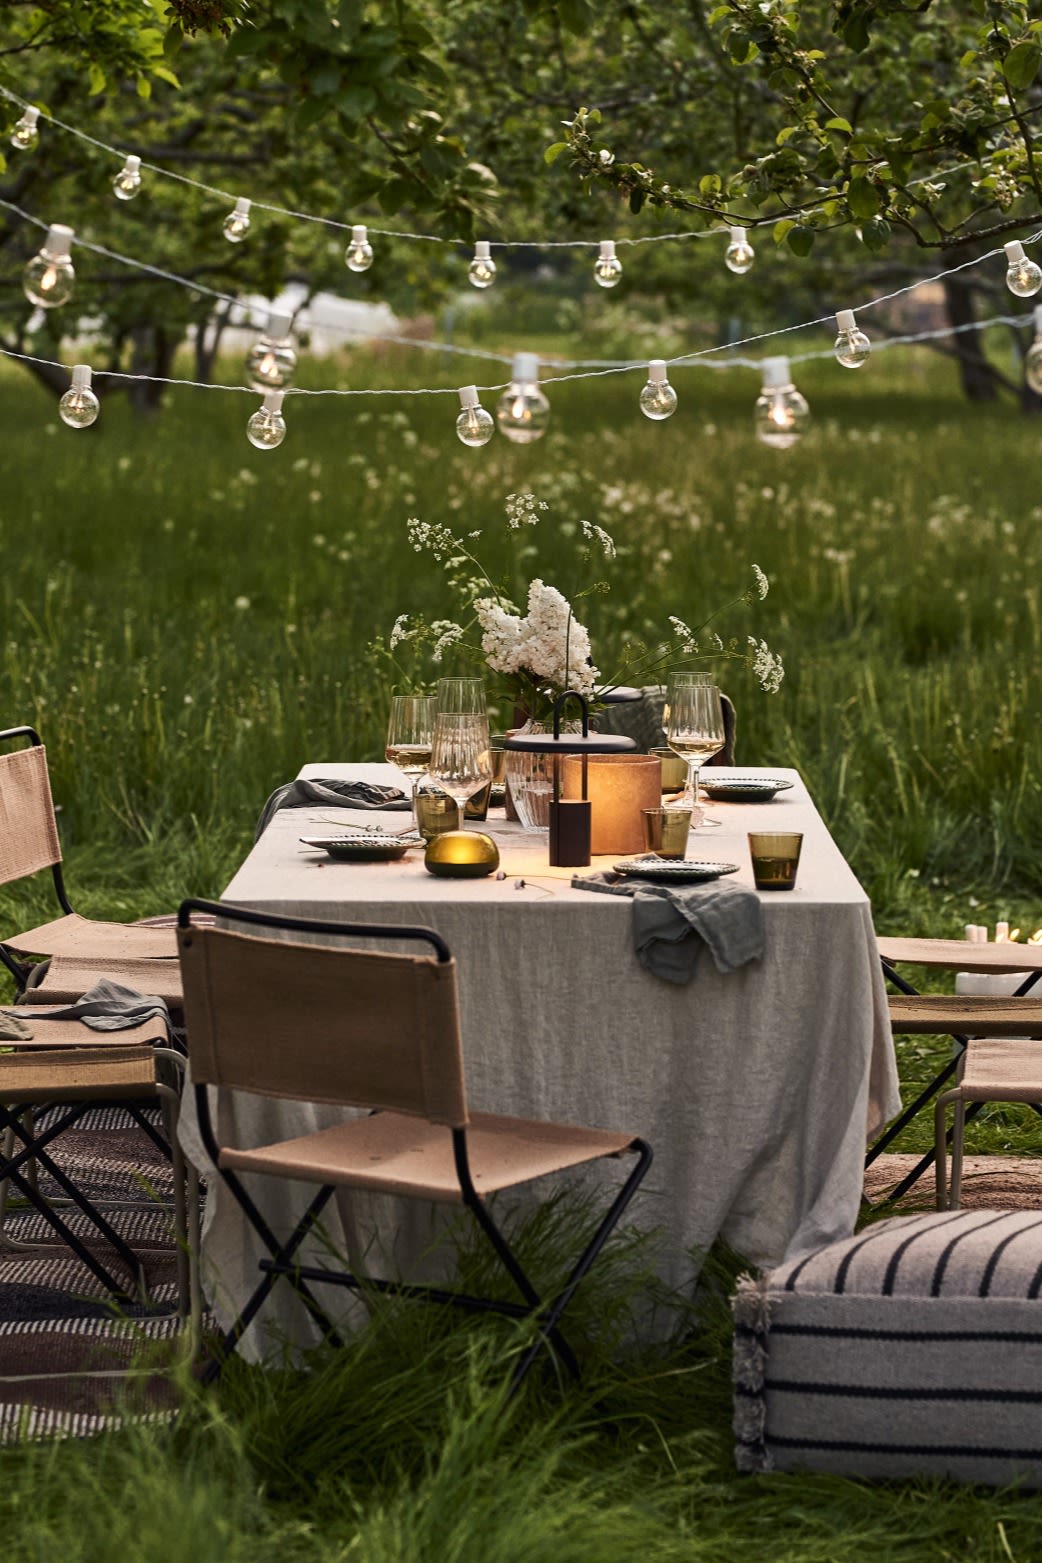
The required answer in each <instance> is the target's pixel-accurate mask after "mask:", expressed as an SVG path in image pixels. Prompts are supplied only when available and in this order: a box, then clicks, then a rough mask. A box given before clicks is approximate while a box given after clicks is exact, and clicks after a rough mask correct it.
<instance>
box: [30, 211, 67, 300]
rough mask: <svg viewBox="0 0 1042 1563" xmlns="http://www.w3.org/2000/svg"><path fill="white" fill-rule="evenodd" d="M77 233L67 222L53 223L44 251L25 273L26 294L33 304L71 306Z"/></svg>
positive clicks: (44, 242)
mask: <svg viewBox="0 0 1042 1563" xmlns="http://www.w3.org/2000/svg"><path fill="white" fill-rule="evenodd" d="M74 237H75V234H74V232H73V230H72V229H71V228H66V226H65V224H64V223H51V225H50V227H49V228H48V229H47V237H46V239H45V240H44V241H43V248H42V250H40V251H39V253H38V254H36V255H34V256H33V258H32V260H31V261H30V262H29V264H28V265H27V266H26V268H25V270H24V271H23V272H22V291H23V292H24V293H25V296H26V298H27V299H28V300H29V302H30V304H38V305H39V306H40V308H41V309H57V308H58V307H59V305H61V304H67V303H68V302H69V300H70V298H71V297H72V290H73V288H74V287H75V284H76V273H75V271H74V270H73V265H72V260H71V259H70V256H69V251H70V250H71V248H72V241H73V238H74Z"/></svg>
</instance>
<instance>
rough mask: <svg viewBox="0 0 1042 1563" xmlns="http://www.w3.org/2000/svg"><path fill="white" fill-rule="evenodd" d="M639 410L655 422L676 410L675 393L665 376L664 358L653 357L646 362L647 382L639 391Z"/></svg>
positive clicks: (670, 415)
mask: <svg viewBox="0 0 1042 1563" xmlns="http://www.w3.org/2000/svg"><path fill="white" fill-rule="evenodd" d="M640 410H641V412H642V413H643V414H644V416H645V418H651V419H652V420H653V421H654V422H655V423H661V422H662V420H663V418H671V417H672V416H673V414H674V413H675V412H676V410H677V393H676V391H674V389H673V387H672V386H671V385H670V383H669V380H668V379H667V378H666V360H665V359H664V358H653V359H652V360H651V362H650V363H649V364H648V383H647V385H646V386H645V387H644V389H643V390H642V391H641V393H640Z"/></svg>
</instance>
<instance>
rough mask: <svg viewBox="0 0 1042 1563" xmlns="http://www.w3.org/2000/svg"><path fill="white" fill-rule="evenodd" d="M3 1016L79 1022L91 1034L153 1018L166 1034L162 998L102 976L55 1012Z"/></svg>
mask: <svg viewBox="0 0 1042 1563" xmlns="http://www.w3.org/2000/svg"><path fill="white" fill-rule="evenodd" d="M6 1013H7V1014H9V1015H12V1016H13V1017H14V1019H16V1020H21V1021H31V1020H32V1019H33V1017H34V1015H35V1018H36V1019H37V1020H82V1021H83V1024H84V1025H85V1026H89V1027H90V1029H91V1030H92V1031H126V1030H127V1029H128V1028H129V1027H131V1026H139V1025H141V1024H142V1022H144V1021H146V1020H153V1019H155V1020H158V1021H161V1022H162V1023H163V1025H164V1026H165V1027H166V1030H167V1032H168V1033H169V1031H170V1012H169V1010H168V1009H167V1007H166V1004H165V1002H164V1000H163V999H161V998H157V996H156V995H155V994H154V993H135V991H134V989H133V988H124V987H122V986H121V985H120V984H119V983H118V982H112V981H110V979H109V978H108V977H102V979H101V981H100V982H96V983H95V984H94V986H93V988H91V989H90V991H89V992H88V993H85V994H84V995H83V997H82V998H79V999H77V1000H76V1002H75V1004H63V1005H62V1006H61V1007H60V1008H59V1009H51V1008H50V1007H48V1008H47V1009H46V1010H42V1009H41V1010H34V1009H31V1008H30V1009H21V1010H8V1011H6ZM23 1040H27V1039H26V1038H23Z"/></svg>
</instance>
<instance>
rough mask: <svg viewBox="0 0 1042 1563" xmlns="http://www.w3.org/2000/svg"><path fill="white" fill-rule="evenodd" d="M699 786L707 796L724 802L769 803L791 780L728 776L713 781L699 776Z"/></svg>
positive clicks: (788, 785) (790, 784) (785, 789)
mask: <svg viewBox="0 0 1042 1563" xmlns="http://www.w3.org/2000/svg"><path fill="white" fill-rule="evenodd" d="M699 786H700V787H701V789H702V791H703V792H704V793H705V795H706V797H707V798H717V799H719V800H720V802H722V803H769V802H770V800H771V799H772V798H773V797H774V795H775V793H776V792H785V791H787V789H788V788H789V787H791V786H792V782H791V781H782V780H781V779H780V778H779V777H777V776H728V777H727V778H726V779H724V778H721V780H720V781H712V780H710V779H708V778H707V777H706V776H704V775H703V776H701V777H700V778H699Z"/></svg>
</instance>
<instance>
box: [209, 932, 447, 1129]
mask: <svg viewBox="0 0 1042 1563" xmlns="http://www.w3.org/2000/svg"><path fill="white" fill-rule="evenodd" d="M178 944H179V949H180V956H181V972H182V978H183V983H184V1007H185V1025H186V1027H187V1032H188V1054H189V1058H190V1060H191V1069H192V1078H193V1080H194V1081H195V1082H196V1083H198V1084H207V1085H216V1086H229V1087H232V1088H235V1089H238V1090H243V1091H254V1092H257V1093H258V1094H260V1095H263V1096H280V1097H287V1096H288V1097H293V1098H296V1099H298V1100H301V1101H312V1102H329V1103H338V1104H342V1105H346V1106H352V1107H362V1108H382V1109H384V1110H386V1111H392V1112H400V1113H411V1114H414V1115H415V1116H418V1117H422V1118H426V1119H428V1120H429V1121H430V1122H432V1123H438V1124H446V1125H448V1126H450V1127H452V1128H462V1127H463V1126H464V1125H465V1124H466V1122H467V1102H466V1092H465V1088H464V1079H463V1052H462V1048H461V1045H460V1030H459V1009H458V1004H457V993H456V963H455V961H438V960H436V959H434V958H432V957H427V956H415V955H395V954H385V953H383V952H377V951H373V950H368V949H364V950H363V949H352V948H348V947H342V948H339V949H336V948H332V947H330V946H327V945H314V944H299V943H288V942H287V941H285V940H276V939H264V938H256V937H254V936H252V935H248V934H242V933H237V932H236V933H233V932H230V931H229V930H227V929H223V928H200V927H195V926H193V927H190V928H180V929H179V930H178Z"/></svg>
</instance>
